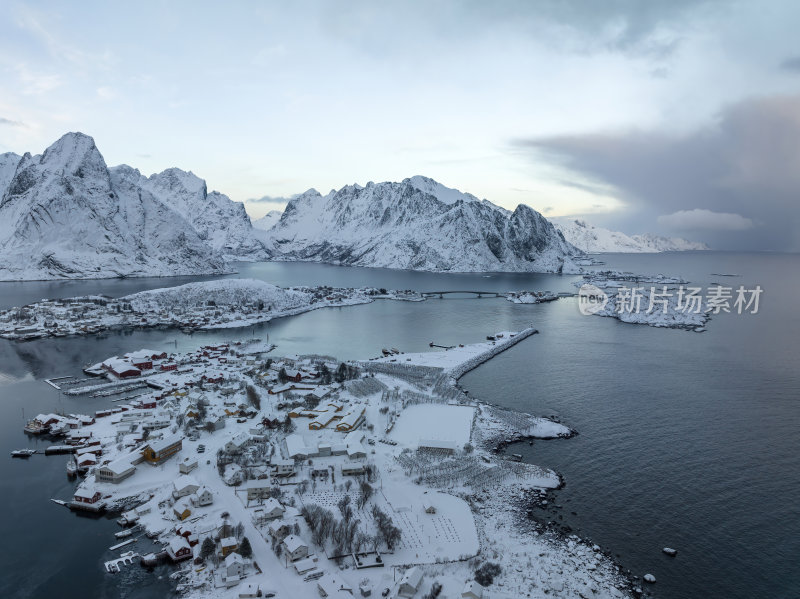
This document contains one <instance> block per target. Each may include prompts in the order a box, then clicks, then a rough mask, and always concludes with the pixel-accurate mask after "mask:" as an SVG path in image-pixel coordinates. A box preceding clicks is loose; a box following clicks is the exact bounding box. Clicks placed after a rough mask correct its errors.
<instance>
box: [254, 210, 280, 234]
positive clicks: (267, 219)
mask: <svg viewBox="0 0 800 599" xmlns="http://www.w3.org/2000/svg"><path fill="white" fill-rule="evenodd" d="M281 214H283V212H281V211H280V210H270V211H269V212H267V213H266V214H265V215H264V216H262V217H261V218H259V219H256V220H254V221H253V228H254V229H260V230H262V231H269V230H270V229H271V228H272V227H274V226H275V223H277V222H278V221H279V220H280V219H281Z"/></svg>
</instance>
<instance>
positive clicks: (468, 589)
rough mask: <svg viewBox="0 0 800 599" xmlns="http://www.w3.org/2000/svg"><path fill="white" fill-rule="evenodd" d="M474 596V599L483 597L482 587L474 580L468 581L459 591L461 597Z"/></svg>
mask: <svg viewBox="0 0 800 599" xmlns="http://www.w3.org/2000/svg"><path fill="white" fill-rule="evenodd" d="M470 594H472V595H474V596H475V597H483V587H482V586H481V585H480V584H478V583H477V581H475V580H468V581H467V584H465V585H464V588H463V589H462V591H461V596H462V597H464V596H467V595H470Z"/></svg>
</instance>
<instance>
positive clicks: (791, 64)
mask: <svg viewBox="0 0 800 599" xmlns="http://www.w3.org/2000/svg"><path fill="white" fill-rule="evenodd" d="M781 68H782V69H783V70H784V71H793V72H795V73H800V56H792V57H790V58H787V59H786V60H784V61H783V62H782V63H781Z"/></svg>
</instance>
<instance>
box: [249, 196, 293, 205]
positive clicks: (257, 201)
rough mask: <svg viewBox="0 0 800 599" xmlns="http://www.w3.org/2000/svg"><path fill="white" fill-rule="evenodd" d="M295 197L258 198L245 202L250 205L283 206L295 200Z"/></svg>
mask: <svg viewBox="0 0 800 599" xmlns="http://www.w3.org/2000/svg"><path fill="white" fill-rule="evenodd" d="M296 197H297V195H293V196H289V197H288V198H285V197H281V196H262V197H260V198H250V199H249V200H245V201H247V202H249V203H250V204H285V203H286V202H288V201H289V200H291V199H293V198H296Z"/></svg>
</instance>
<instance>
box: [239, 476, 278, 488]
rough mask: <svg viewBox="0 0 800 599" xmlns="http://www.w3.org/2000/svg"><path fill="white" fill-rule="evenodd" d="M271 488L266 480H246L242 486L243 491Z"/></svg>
mask: <svg viewBox="0 0 800 599" xmlns="http://www.w3.org/2000/svg"><path fill="white" fill-rule="evenodd" d="M271 487H272V484H271V483H270V482H269V479H268V478H262V479H251V480H248V481H247V482H246V483H245V485H244V488H245V489H269V488H271Z"/></svg>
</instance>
